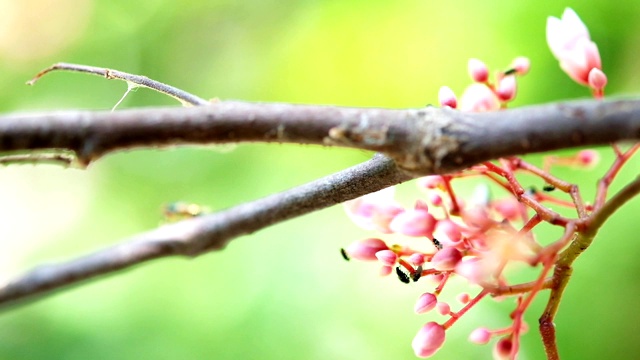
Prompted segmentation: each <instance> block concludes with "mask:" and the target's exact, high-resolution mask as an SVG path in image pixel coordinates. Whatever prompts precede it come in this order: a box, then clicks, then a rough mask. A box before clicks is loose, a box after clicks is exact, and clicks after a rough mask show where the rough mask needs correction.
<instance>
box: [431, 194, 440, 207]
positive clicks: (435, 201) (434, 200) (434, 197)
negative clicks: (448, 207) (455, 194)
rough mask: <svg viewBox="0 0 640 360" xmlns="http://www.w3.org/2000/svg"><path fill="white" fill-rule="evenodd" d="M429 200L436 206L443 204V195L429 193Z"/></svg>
mask: <svg viewBox="0 0 640 360" xmlns="http://www.w3.org/2000/svg"><path fill="white" fill-rule="evenodd" d="M429 202H430V203H431V204H433V205H434V206H441V205H442V196H440V195H438V194H433V193H431V194H429Z"/></svg>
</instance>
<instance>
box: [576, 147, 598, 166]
mask: <svg viewBox="0 0 640 360" xmlns="http://www.w3.org/2000/svg"><path fill="white" fill-rule="evenodd" d="M576 159H577V160H578V164H579V165H581V166H594V165H596V164H597V163H598V161H600V154H599V153H598V152H597V151H596V150H591V149H587V150H581V151H580V152H578V154H577V155H576Z"/></svg>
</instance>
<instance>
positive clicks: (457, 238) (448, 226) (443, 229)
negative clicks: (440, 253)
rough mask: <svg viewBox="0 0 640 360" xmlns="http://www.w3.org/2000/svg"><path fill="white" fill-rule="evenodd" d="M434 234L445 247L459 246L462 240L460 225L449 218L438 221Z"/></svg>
mask: <svg viewBox="0 0 640 360" xmlns="http://www.w3.org/2000/svg"><path fill="white" fill-rule="evenodd" d="M434 235H435V237H436V238H437V239H438V241H440V243H441V244H442V245H443V246H445V247H448V246H457V245H459V244H460V243H461V242H462V233H461V232H460V226H459V225H458V224H456V223H455V222H453V221H451V220H449V219H443V220H439V221H438V223H437V224H436V229H435V232H434Z"/></svg>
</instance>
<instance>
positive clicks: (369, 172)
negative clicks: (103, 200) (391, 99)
mask: <svg viewBox="0 0 640 360" xmlns="http://www.w3.org/2000/svg"><path fill="white" fill-rule="evenodd" d="M408 179H410V177H409V176H408V175H407V174H405V173H404V172H402V171H399V170H398V169H397V167H396V166H395V164H394V162H393V161H392V160H391V159H389V158H386V157H384V156H381V155H376V156H375V157H374V158H373V159H371V160H369V161H367V162H364V163H362V164H360V165H356V166H354V167H351V168H349V169H346V170H343V171H341V172H338V173H336V174H333V175H330V176H327V177H324V178H321V179H318V180H316V181H313V182H310V183H308V184H306V185H302V186H299V187H296V188H293V189H290V190H287V191H284V192H281V193H278V194H274V195H271V196H268V197H265V198H263V199H260V200H256V201H253V202H249V203H245V204H242V205H238V206H235V207H232V208H230V209H228V210H224V211H221V212H218V213H214V214H211V215H206V216H202V217H197V218H193V219H189V220H186V221H182V222H179V223H175V224H169V225H165V226H162V227H159V228H157V229H155V230H153V231H149V232H146V233H142V234H139V235H137V236H134V237H132V238H130V239H126V240H124V241H123V242H121V243H119V244H116V245H114V246H112V247H109V248H106V249H103V250H101V251H97V252H95V253H93V254H89V255H86V256H83V257H79V258H77V259H74V260H71V261H69V262H64V263H60V264H54V265H45V266H41V267H37V268H35V269H33V270H31V271H29V272H27V273H26V274H24V275H22V276H20V277H17V278H15V279H14V280H12V281H11V282H9V283H8V284H6V285H4V286H2V287H0V306H6V305H8V304H12V303H15V302H16V301H19V300H24V299H26V298H30V297H33V296H34V295H44V294H47V293H50V292H52V291H54V290H58V289H61V288H65V287H68V286H70V285H72V284H76V283H78V282H81V281H84V280H88V279H92V278H95V277H97V276H100V275H105V274H111V273H114V272H116V271H119V270H123V269H126V268H129V267H132V266H134V265H137V264H141V263H144V262H147V261H150V260H153V259H158V258H163V257H168V256H189V257H194V256H197V255H200V254H203V253H206V252H209V251H213V250H219V249H222V248H223V247H225V245H226V244H227V243H228V242H229V241H231V240H232V239H234V238H237V237H239V236H242V235H246V234H250V233H253V232H255V231H258V230H260V229H263V228H265V227H267V226H270V225H273V224H276V223H279V222H283V221H285V220H288V219H291V218H294V217H297V216H301V215H304V214H307V213H310V212H312V211H316V210H320V209H323V208H326V207H329V206H332V205H335V204H339V203H341V202H344V201H347V200H350V199H353V198H356V197H359V196H362V195H365V194H367V193H370V192H374V191H377V190H380V189H383V188H385V187H388V186H391V185H395V184H398V183H401V182H403V181H406V180H408Z"/></svg>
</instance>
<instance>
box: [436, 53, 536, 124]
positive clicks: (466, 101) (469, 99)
mask: <svg viewBox="0 0 640 360" xmlns="http://www.w3.org/2000/svg"><path fill="white" fill-rule="evenodd" d="M529 67H530V62H529V59H527V58H526V57H523V56H520V57H517V58H515V59H514V60H513V61H512V62H511V66H509V69H508V70H507V71H502V72H497V73H496V80H495V83H492V82H491V81H490V79H489V68H488V67H487V65H485V63H484V62H482V61H481V60H478V59H470V60H469V64H468V65H467V69H468V70H469V76H470V77H471V80H473V81H474V83H473V84H471V85H469V86H468V87H467V88H466V89H465V90H464V92H463V93H462V97H461V98H460V103H459V104H458V99H457V98H456V96H455V94H454V92H453V90H451V89H450V88H449V87H447V86H443V87H441V88H440V92H439V93H438V100H439V102H440V105H441V106H448V107H450V108H453V109H460V110H461V111H468V112H481V111H494V110H499V109H501V108H505V107H506V104H507V103H508V102H510V101H513V99H515V97H516V93H517V83H516V76H522V75H525V74H526V73H528V72H529Z"/></svg>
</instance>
